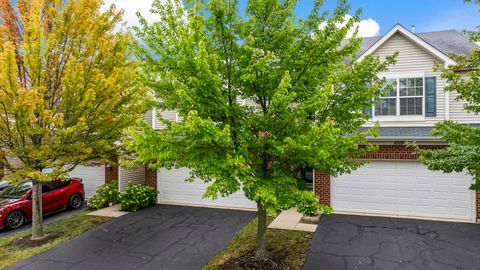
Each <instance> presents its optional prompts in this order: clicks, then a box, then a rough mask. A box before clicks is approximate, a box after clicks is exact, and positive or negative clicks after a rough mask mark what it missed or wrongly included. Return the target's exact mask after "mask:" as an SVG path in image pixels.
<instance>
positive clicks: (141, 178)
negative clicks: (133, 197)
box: [118, 166, 145, 191]
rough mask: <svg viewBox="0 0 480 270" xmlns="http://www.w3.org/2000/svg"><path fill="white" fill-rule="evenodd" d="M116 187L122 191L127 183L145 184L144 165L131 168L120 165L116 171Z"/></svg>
mask: <svg viewBox="0 0 480 270" xmlns="http://www.w3.org/2000/svg"><path fill="white" fill-rule="evenodd" d="M118 178H119V180H118V189H119V191H124V190H126V189H127V187H128V184H129V183H132V184H145V167H144V166H140V167H138V168H136V169H133V170H128V169H125V168H122V167H120V168H119V171H118Z"/></svg>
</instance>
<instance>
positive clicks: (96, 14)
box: [0, 0, 146, 181]
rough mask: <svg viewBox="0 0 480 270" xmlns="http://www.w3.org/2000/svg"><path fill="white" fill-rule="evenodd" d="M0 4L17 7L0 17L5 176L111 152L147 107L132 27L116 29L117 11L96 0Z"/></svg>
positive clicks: (62, 169)
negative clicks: (131, 49) (128, 30)
mask: <svg viewBox="0 0 480 270" xmlns="http://www.w3.org/2000/svg"><path fill="white" fill-rule="evenodd" d="M5 3H7V4H5ZM2 5H9V6H10V7H11V8H13V10H14V11H15V12H14V13H11V14H9V13H2V14H1V16H2V19H0V22H1V25H0V29H1V30H0V150H1V151H2V152H3V154H4V155H2V157H1V163H2V164H4V165H5V166H6V167H7V169H8V170H9V171H10V172H11V174H9V176H8V177H10V178H11V179H15V180H19V179H24V178H26V177H27V178H32V179H34V180H37V181H49V180H51V178H53V177H64V176H66V174H67V173H68V171H69V170H71V169H73V168H74V167H75V166H76V165H78V164H80V163H84V162H87V161H88V160H91V159H101V160H109V159H110V158H111V157H112V156H113V155H115V154H116V152H117V150H118V147H117V146H116V145H115V142H116V141H118V140H119V139H120V138H121V137H122V131H123V130H124V129H125V128H127V127H130V126H132V125H134V124H135V122H136V121H138V120H140V119H141V118H142V113H143V112H144V111H145V106H144V100H145V97H144V96H145V93H146V91H145V89H144V88H143V87H141V86H140V85H139V84H138V81H137V75H138V71H139V70H138V63H137V62H135V61H133V59H132V54H131V52H129V51H128V46H129V44H131V35H130V34H128V33H125V34H120V33H115V30H114V29H115V26H116V25H117V24H118V23H119V22H120V20H121V12H117V11H115V10H114V9H113V8H111V9H109V10H107V11H106V12H104V13H101V12H100V11H99V10H100V5H101V1H98V0H79V1H37V0H35V1H21V2H18V3H17V4H10V3H8V1H4V3H3V4H2ZM2 9H5V10H8V8H5V7H2ZM7 17H8V18H7ZM17 27H18V28H20V29H22V31H20V32H18V31H17V30H18V29H17ZM12 33H16V34H18V35H19V36H12ZM9 157H15V158H17V159H16V160H17V161H18V162H17V163H18V164H12V162H10V159H9ZM44 169H48V171H49V172H50V173H49V175H46V173H42V172H41V171H42V170H44Z"/></svg>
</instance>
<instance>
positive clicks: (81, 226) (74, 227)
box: [0, 211, 111, 269]
mask: <svg viewBox="0 0 480 270" xmlns="http://www.w3.org/2000/svg"><path fill="white" fill-rule="evenodd" d="M87 213H88V212H87V211H82V212H79V213H77V214H74V215H72V216H69V217H66V218H64V219H61V220H58V221H55V222H52V223H50V224H47V225H45V226H44V230H45V233H61V234H62V235H61V236H60V237H58V238H56V239H54V240H53V241H52V242H49V243H46V244H44V245H42V246H39V247H34V248H23V249H20V248H18V247H9V246H8V245H9V243H11V242H12V241H13V240H15V239H19V238H21V237H24V236H26V235H29V234H31V231H30V230H28V231H24V232H19V233H18V234H15V235H12V236H10V237H5V238H2V239H0V251H1V252H0V269H3V268H4V267H6V266H9V265H12V264H14V263H16V262H19V261H21V260H24V259H26V258H28V257H30V256H32V255H35V254H37V253H40V252H42V251H45V250H47V249H50V248H52V247H54V246H56V245H58V244H60V243H62V242H64V241H66V240H69V239H72V238H74V237H76V236H78V235H80V234H82V233H84V232H86V231H87V230H89V229H92V228H94V227H96V226H98V225H99V224H102V223H104V222H107V221H109V220H110V219H111V218H107V217H96V216H88V215H87Z"/></svg>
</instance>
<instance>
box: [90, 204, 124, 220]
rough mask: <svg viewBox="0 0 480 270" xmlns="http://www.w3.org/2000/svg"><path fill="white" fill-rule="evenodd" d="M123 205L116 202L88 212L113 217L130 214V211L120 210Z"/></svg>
mask: <svg viewBox="0 0 480 270" xmlns="http://www.w3.org/2000/svg"><path fill="white" fill-rule="evenodd" d="M120 208H121V206H120V205H119V204H116V205H114V206H110V207H106V208H103V209H100V210H97V211H93V212H90V213H88V215H89V216H99V217H112V218H118V217H121V216H123V215H126V214H128V212H125V211H122V210H120Z"/></svg>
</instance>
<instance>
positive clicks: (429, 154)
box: [418, 0, 480, 190]
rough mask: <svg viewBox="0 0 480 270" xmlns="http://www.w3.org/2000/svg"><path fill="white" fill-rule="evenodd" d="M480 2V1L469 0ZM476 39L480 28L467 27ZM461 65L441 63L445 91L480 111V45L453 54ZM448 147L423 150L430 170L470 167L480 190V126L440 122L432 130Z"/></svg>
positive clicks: (456, 169)
mask: <svg viewBox="0 0 480 270" xmlns="http://www.w3.org/2000/svg"><path fill="white" fill-rule="evenodd" d="M465 2H472V3H475V4H479V2H480V1H477V0H473V1H465ZM465 34H466V35H468V36H469V37H470V40H471V41H472V42H476V43H478V42H480V32H477V31H466V32H465ZM450 57H451V58H453V59H454V60H455V61H456V62H457V65H454V66H449V67H447V68H443V67H438V69H439V70H441V71H442V72H443V73H442V78H444V79H446V81H447V86H446V87H445V91H453V92H457V93H458V94H459V95H458V96H457V98H456V100H457V101H460V102H466V105H465V109H466V110H467V111H469V112H472V113H474V114H476V115H478V114H479V113H480V83H479V82H480V70H479V67H480V49H474V50H473V51H472V53H471V55H455V54H452V55H450ZM432 135H434V136H438V137H440V138H441V140H442V141H444V142H446V143H448V147H447V148H444V149H439V150H421V149H418V152H419V153H420V154H421V157H420V160H421V161H422V162H423V163H424V164H425V165H427V167H428V168H429V169H430V170H435V171H443V172H446V173H450V172H462V171H465V170H466V171H467V172H468V174H469V175H471V176H473V178H474V183H473V184H472V185H471V187H470V189H472V190H480V129H479V128H476V127H471V126H469V125H467V124H460V123H457V122H454V121H445V122H441V123H438V124H437V125H436V126H435V129H434V130H433V132H432Z"/></svg>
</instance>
